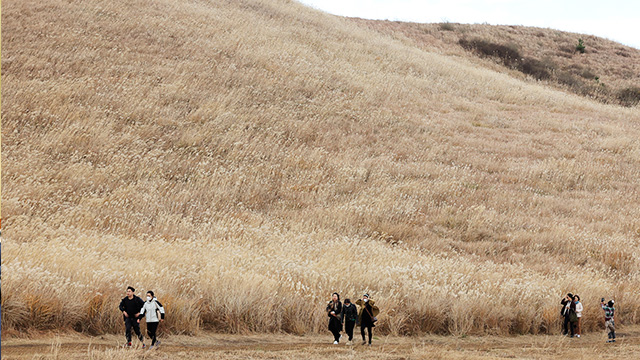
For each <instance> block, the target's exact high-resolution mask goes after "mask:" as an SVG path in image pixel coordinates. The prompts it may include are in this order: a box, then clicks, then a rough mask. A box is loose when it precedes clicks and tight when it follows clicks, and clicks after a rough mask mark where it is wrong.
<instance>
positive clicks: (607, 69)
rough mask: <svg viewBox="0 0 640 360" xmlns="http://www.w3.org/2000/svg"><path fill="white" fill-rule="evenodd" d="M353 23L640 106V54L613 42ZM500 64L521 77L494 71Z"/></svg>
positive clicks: (522, 30)
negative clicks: (580, 43)
mask: <svg viewBox="0 0 640 360" xmlns="http://www.w3.org/2000/svg"><path fill="white" fill-rule="evenodd" d="M351 20H352V21H355V22H356V23H358V24H361V25H366V26H367V27H369V28H372V29H374V30H376V31H378V32H381V33H383V34H386V35H390V36H392V37H394V38H396V39H398V40H401V41H405V42H406V43H409V44H412V45H414V46H418V47H420V48H422V49H425V50H428V51H436V52H440V53H445V54H447V55H450V56H451V55H453V56H465V57H468V55H469V54H468V53H465V51H464V50H465V49H466V50H471V53H472V54H476V55H481V57H483V58H488V59H489V60H488V61H480V62H478V65H480V66H484V67H488V68H491V69H493V70H495V71H498V72H507V73H509V74H510V75H511V76H514V77H517V78H521V79H524V78H525V77H527V76H528V77H530V78H533V79H537V80H542V81H543V82H544V83H545V84H547V85H551V86H554V87H556V88H559V89H563V90H568V91H571V92H573V93H576V94H579V95H582V96H586V97H589V98H593V99H596V100H598V101H601V102H604V103H615V104H622V105H625V106H636V105H638V103H639V102H640V50H639V49H635V48H632V47H629V46H624V45H622V44H619V43H617V42H614V41H611V40H607V39H603V38H599V37H596V36H592V35H584V34H576V33H568V32H563V31H558V30H554V29H543V28H535V27H523V26H493V25H481V24H473V25H470V24H455V23H441V24H416V23H405V22H398V21H375V20H365V19H357V18H354V19H351ZM579 40H583V42H584V46H585V49H584V53H580V52H579V51H577V45H578V41H579ZM470 43H471V44H475V45H476V46H469V44H470ZM497 47H501V48H503V49H502V52H503V51H504V50H507V51H509V54H517V55H518V56H514V57H511V58H505V57H503V56H501V55H503V53H501V51H497V52H496V51H495V50H496V48H497ZM496 62H497V63H499V64H501V65H506V67H507V68H508V69H514V70H517V71H509V70H508V69H504V68H500V67H496V66H495V63H496Z"/></svg>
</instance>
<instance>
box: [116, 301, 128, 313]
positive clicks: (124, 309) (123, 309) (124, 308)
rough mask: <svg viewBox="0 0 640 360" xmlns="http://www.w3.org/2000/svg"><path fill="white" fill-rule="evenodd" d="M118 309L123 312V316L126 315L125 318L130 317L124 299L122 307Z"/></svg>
mask: <svg viewBox="0 0 640 360" xmlns="http://www.w3.org/2000/svg"><path fill="white" fill-rule="evenodd" d="M118 309H120V311H122V315H124V316H125V317H129V314H127V310H126V307H125V306H124V299H122V300H120V305H119V306H118Z"/></svg>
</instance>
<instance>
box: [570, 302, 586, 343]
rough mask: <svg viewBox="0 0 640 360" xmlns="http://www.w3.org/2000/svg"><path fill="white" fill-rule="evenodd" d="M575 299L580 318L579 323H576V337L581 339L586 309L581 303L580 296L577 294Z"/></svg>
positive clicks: (577, 313)
mask: <svg viewBox="0 0 640 360" xmlns="http://www.w3.org/2000/svg"><path fill="white" fill-rule="evenodd" d="M573 298H574V302H575V304H576V317H577V318H578V321H577V322H576V337H580V335H582V311H583V310H584V307H583V306H582V303H581V302H580V296H578V295H577V294H576V295H574V296H573Z"/></svg>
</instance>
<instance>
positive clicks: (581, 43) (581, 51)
mask: <svg viewBox="0 0 640 360" xmlns="http://www.w3.org/2000/svg"><path fill="white" fill-rule="evenodd" d="M584 49H585V46H584V42H582V39H578V45H576V51H579V52H580V54H584Z"/></svg>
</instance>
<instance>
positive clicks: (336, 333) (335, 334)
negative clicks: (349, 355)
mask: <svg viewBox="0 0 640 360" xmlns="http://www.w3.org/2000/svg"><path fill="white" fill-rule="evenodd" d="M331 333H332V334H333V340H335V341H338V342H339V341H340V329H331Z"/></svg>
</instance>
